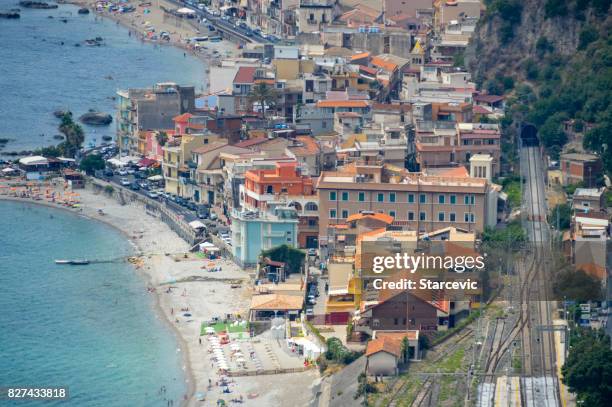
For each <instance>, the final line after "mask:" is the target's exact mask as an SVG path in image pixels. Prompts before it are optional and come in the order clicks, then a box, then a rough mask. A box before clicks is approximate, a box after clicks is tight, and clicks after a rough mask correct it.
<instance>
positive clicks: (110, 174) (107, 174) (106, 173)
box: [104, 168, 115, 178]
mask: <svg viewBox="0 0 612 407" xmlns="http://www.w3.org/2000/svg"><path fill="white" fill-rule="evenodd" d="M113 175H115V174H114V173H113V170H111V169H110V168H107V169H105V170H104V176H105V177H109V178H112V177H113Z"/></svg>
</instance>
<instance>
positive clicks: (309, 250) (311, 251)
mask: <svg viewBox="0 0 612 407" xmlns="http://www.w3.org/2000/svg"><path fill="white" fill-rule="evenodd" d="M308 255H309V256H316V255H317V249H308Z"/></svg>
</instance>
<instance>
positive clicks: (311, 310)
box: [306, 308, 314, 317]
mask: <svg viewBox="0 0 612 407" xmlns="http://www.w3.org/2000/svg"><path fill="white" fill-rule="evenodd" d="M306 316H307V317H312V316H314V309H312V308H306Z"/></svg>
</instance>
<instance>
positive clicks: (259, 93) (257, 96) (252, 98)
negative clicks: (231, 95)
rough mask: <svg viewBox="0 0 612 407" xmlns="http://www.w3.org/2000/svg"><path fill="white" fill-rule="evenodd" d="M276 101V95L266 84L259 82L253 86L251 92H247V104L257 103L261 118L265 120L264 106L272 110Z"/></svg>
mask: <svg viewBox="0 0 612 407" xmlns="http://www.w3.org/2000/svg"><path fill="white" fill-rule="evenodd" d="M277 99H278V93H277V92H276V90H274V88H272V87H271V86H269V85H268V84H266V83H263V82H260V83H258V84H256V85H255V86H253V88H252V89H251V92H249V103H251V104H253V103H259V106H261V113H262V117H263V118H264V119H265V118H266V106H267V107H268V108H272V107H274V106H276V101H277Z"/></svg>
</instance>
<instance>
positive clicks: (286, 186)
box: [240, 161, 319, 248]
mask: <svg viewBox="0 0 612 407" xmlns="http://www.w3.org/2000/svg"><path fill="white" fill-rule="evenodd" d="M279 205H282V206H288V207H291V208H294V209H295V211H296V214H297V219H298V233H297V242H296V245H297V246H299V247H308V248H315V247H318V234H319V224H318V223H319V222H318V220H319V219H318V209H319V205H318V199H317V195H316V193H315V191H314V186H313V181H312V178H311V177H310V176H308V175H303V174H302V173H301V168H300V167H299V166H298V163H297V162H296V161H293V162H277V163H276V164H275V168H273V169H253V170H249V171H247V172H246V173H245V182H244V185H241V186H240V206H241V207H242V208H244V209H245V210H250V211H259V212H265V211H267V210H269V209H270V208H272V207H276V206H279Z"/></svg>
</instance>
